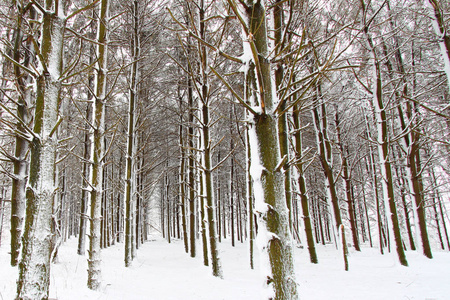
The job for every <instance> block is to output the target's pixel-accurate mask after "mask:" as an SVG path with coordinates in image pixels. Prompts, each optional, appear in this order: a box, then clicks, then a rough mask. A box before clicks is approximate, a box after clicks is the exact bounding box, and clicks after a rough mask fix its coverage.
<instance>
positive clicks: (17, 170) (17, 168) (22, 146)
mask: <svg viewBox="0 0 450 300" xmlns="http://www.w3.org/2000/svg"><path fill="white" fill-rule="evenodd" d="M24 14H25V12H23V11H21V10H19V15H18V17H17V25H16V28H15V32H14V37H15V39H14V49H13V58H14V60H15V61H18V62H19V61H21V60H20V58H21V53H22V51H23V50H22V49H21V48H22V47H23V46H22V40H23V34H22V22H23V18H24V17H25V15H24ZM35 15H36V12H35V10H34V8H33V7H31V8H30V16H29V18H30V19H31V20H33V19H35V17H36V16H35ZM27 40H28V42H27V43H26V46H25V48H26V49H25V51H23V53H25V59H24V60H23V65H24V66H25V67H29V65H30V64H31V63H32V61H33V60H34V57H33V56H34V51H33V50H32V45H31V38H28V39H27ZM14 76H15V79H16V85H17V89H18V91H19V97H18V99H17V117H18V118H19V119H20V120H21V121H23V123H24V124H28V123H29V122H30V119H31V116H30V112H29V107H30V106H31V105H32V104H33V103H32V99H31V96H32V89H31V88H29V87H28V85H29V84H30V83H31V82H32V78H31V76H29V75H28V74H26V73H22V69H21V68H20V67H18V66H16V65H15V66H14ZM16 130H17V131H18V134H16V138H15V139H16V144H15V151H14V161H13V164H14V167H13V168H14V170H13V172H14V177H13V179H12V187H11V266H16V265H17V264H18V262H19V254H20V247H21V239H22V230H23V225H24V220H25V207H26V205H25V203H26V186H27V176H28V159H27V156H28V155H27V152H28V150H29V145H28V141H27V140H26V139H24V138H23V137H22V135H24V134H26V131H25V128H24V126H23V125H22V124H21V123H20V122H18V123H17V129H16Z"/></svg>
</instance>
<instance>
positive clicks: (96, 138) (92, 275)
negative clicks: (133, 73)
mask: <svg viewBox="0 0 450 300" xmlns="http://www.w3.org/2000/svg"><path fill="white" fill-rule="evenodd" d="M108 6H109V1H108V0H101V3H100V7H99V19H98V35H97V37H98V40H97V42H98V44H97V65H96V68H97V70H96V74H95V86H96V87H95V99H94V103H93V105H94V106H93V110H92V112H93V121H92V125H93V126H94V128H93V135H92V145H91V161H92V170H91V179H90V182H91V184H90V185H91V192H90V202H91V218H90V226H91V227H90V235H89V259H88V282H87V286H88V288H90V289H92V290H98V289H99V288H100V284H101V269H100V262H101V258H100V239H101V231H100V229H101V228H100V223H101V204H102V202H101V201H102V198H103V197H102V195H103V186H102V183H103V165H104V155H105V145H104V134H105V101H106V79H107V53H108V52H107V26H106V25H107V23H108V19H109V17H108V14H109V13H108V12H109V7H108Z"/></svg>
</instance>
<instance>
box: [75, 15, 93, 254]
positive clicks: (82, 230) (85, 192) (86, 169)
mask: <svg viewBox="0 0 450 300" xmlns="http://www.w3.org/2000/svg"><path fill="white" fill-rule="evenodd" d="M92 14H94V13H92ZM89 30H90V33H89V37H90V38H92V39H94V38H95V36H94V32H95V30H96V29H95V22H94V20H91V23H90V25H89ZM94 60H95V46H94V45H93V44H91V45H89V65H93V64H94ZM88 76H89V77H88V84H89V89H90V90H89V92H88V96H87V100H88V104H87V106H86V115H85V118H86V120H90V119H92V116H91V114H92V105H91V104H90V102H92V101H93V98H94V95H93V92H92V91H93V90H94V73H93V70H90V72H89V75H88ZM84 129H85V132H84V143H83V146H84V147H83V148H84V149H83V158H84V161H83V162H82V164H83V171H82V178H81V180H82V183H81V187H82V190H81V201H80V202H81V205H80V206H81V207H80V223H79V232H78V254H79V255H84V254H85V251H86V234H87V221H88V208H89V189H88V187H89V182H88V180H89V174H90V168H91V165H90V163H89V159H90V155H91V139H90V131H89V129H90V125H89V124H88V123H87V122H86V124H85V127H84Z"/></svg>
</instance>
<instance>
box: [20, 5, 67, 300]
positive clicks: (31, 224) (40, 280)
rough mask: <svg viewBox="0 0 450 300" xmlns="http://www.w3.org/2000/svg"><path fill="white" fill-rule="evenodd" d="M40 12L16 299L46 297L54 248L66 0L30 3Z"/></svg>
mask: <svg viewBox="0 0 450 300" xmlns="http://www.w3.org/2000/svg"><path fill="white" fill-rule="evenodd" d="M35 5H36V8H37V9H39V10H40V13H41V14H42V25H41V32H40V35H41V42H40V48H39V58H40V60H39V64H40V66H41V68H40V70H39V73H37V74H35V76H36V108H35V116H34V127H33V131H32V133H31V136H30V138H31V142H30V150H31V157H30V173H29V183H28V187H27V191H26V198H27V208H26V219H25V231H24V236H23V249H22V259H21V261H20V264H19V280H18V281H17V296H16V298H17V299H47V298H48V292H49V284H50V256H51V253H52V250H53V245H52V241H53V232H52V222H53V216H52V207H53V201H54V199H53V198H54V194H55V178H54V168H55V158H56V151H57V140H56V136H55V131H56V130H57V127H58V119H57V118H58V104H59V103H60V91H61V80H62V78H61V75H62V68H63V46H64V30H65V26H66V20H67V18H66V16H65V15H64V9H65V1H63V0H62V1H46V3H45V5H44V7H41V6H39V5H38V4H35Z"/></svg>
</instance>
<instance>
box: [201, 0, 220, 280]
mask: <svg viewBox="0 0 450 300" xmlns="http://www.w3.org/2000/svg"><path fill="white" fill-rule="evenodd" d="M199 21H200V37H201V38H202V39H203V40H206V23H205V4H204V0H201V1H200V5H199ZM199 46H200V55H201V65H200V70H201V78H202V79H201V80H202V85H201V95H200V106H201V107H200V113H201V127H202V135H201V137H202V140H203V141H202V146H203V152H202V153H203V159H202V161H203V167H204V170H203V174H204V175H203V178H204V184H205V185H204V187H205V191H204V192H205V197H206V214H207V225H208V238H209V249H210V255H211V267H212V273H213V275H214V276H217V277H222V276H223V275H222V266H221V263H220V258H219V250H218V245H217V235H216V216H215V210H216V209H215V201H214V192H213V191H214V189H213V182H214V181H213V174H212V162H211V150H212V149H211V140H210V126H211V124H210V120H209V105H210V98H209V86H208V74H207V72H208V70H207V67H208V55H207V51H206V47H205V45H204V44H202V43H200V44H199Z"/></svg>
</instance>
